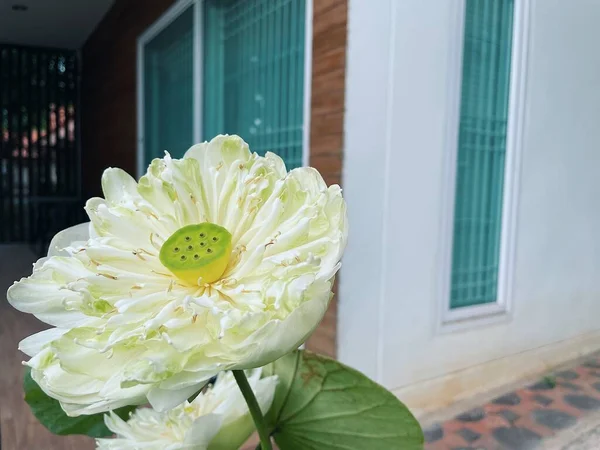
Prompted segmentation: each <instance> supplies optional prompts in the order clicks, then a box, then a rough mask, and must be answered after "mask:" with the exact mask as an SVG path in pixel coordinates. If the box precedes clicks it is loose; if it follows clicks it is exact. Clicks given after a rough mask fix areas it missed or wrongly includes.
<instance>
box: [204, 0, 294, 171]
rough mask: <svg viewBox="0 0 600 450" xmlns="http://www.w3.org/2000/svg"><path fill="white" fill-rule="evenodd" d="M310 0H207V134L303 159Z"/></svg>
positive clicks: (289, 164) (291, 162)
mask: <svg viewBox="0 0 600 450" xmlns="http://www.w3.org/2000/svg"><path fill="white" fill-rule="evenodd" d="M305 10H306V3H305V0H230V1H220V0H207V1H205V2H204V14H203V16H204V49H203V50H204V60H203V75H204V76H203V84H204V86H203V93H204V95H203V119H202V121H203V123H202V130H203V135H204V136H203V137H204V139H210V138H211V137H212V136H214V135H216V134H219V133H228V134H239V135H240V136H241V137H242V138H243V139H244V140H245V141H246V142H248V144H249V145H250V148H251V150H253V151H255V152H257V153H259V154H261V155H264V154H265V153H266V152H267V151H271V152H274V153H277V154H279V155H280V156H281V157H282V158H283V159H284V161H285V162H286V165H287V167H288V168H290V169H291V168H294V167H299V166H301V165H302V130H303V99H304V33H305V30H304V29H305V26H304V25H305Z"/></svg>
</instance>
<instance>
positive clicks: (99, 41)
mask: <svg viewBox="0 0 600 450" xmlns="http://www.w3.org/2000/svg"><path fill="white" fill-rule="evenodd" d="M173 3H174V0H146V1H140V0H116V2H115V4H114V5H113V7H112V8H111V10H110V11H109V12H108V13H107V15H106V16H105V17H104V18H103V19H102V21H101V22H100V24H99V25H98V27H97V28H96V30H95V31H94V32H93V33H92V34H91V36H90V37H89V39H88V40H87V42H86V43H85V45H84V46H83V49H82V77H81V102H82V104H81V139H82V171H83V190H84V194H85V196H86V197H90V196H97V195H100V193H101V190H100V177H101V175H102V172H103V171H104V169H106V168H107V167H111V166H113V167H120V168H122V169H124V170H126V171H128V172H129V173H131V174H132V175H135V170H136V148H137V114H136V111H137V101H136V95H137V94H136V92H137V91H136V89H137V74H136V72H137V69H136V64H137V38H138V36H139V35H140V34H142V33H143V32H144V31H145V30H146V29H147V28H148V27H149V26H150V25H152V23H154V22H155V21H156V20H157V19H158V18H159V17H160V16H161V14H162V13H163V12H165V10H166V9H167V8H169V6H171V4H173Z"/></svg>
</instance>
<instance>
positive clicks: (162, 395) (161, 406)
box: [148, 383, 205, 411]
mask: <svg viewBox="0 0 600 450" xmlns="http://www.w3.org/2000/svg"><path fill="white" fill-rule="evenodd" d="M204 384H205V383H199V384H196V385H193V386H188V387H185V388H181V389H177V390H171V389H161V388H160V387H157V386H155V387H153V388H152V389H150V391H149V392H148V401H149V402H150V404H151V405H152V407H153V408H154V409H156V410H157V411H168V410H169V409H172V408H174V407H175V406H178V405H181V404H182V403H183V402H184V401H186V400H187V399H188V398H190V397H191V396H192V395H193V394H195V393H196V392H198V391H199V390H200V389H202V386H204Z"/></svg>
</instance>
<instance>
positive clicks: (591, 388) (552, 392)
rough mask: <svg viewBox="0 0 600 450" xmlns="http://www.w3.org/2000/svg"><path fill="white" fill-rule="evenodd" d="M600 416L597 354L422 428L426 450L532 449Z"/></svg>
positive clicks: (598, 361) (598, 355)
mask: <svg viewBox="0 0 600 450" xmlns="http://www.w3.org/2000/svg"><path fill="white" fill-rule="evenodd" d="M595 411H600V354H595V355H593V356H591V357H589V358H588V359H587V360H585V361H584V362H583V363H581V364H580V365H578V366H576V367H573V368H570V369H568V370H561V371H558V372H555V373H553V374H551V375H549V376H546V377H544V378H542V379H540V380H539V381H538V382H536V383H533V384H530V385H528V386H524V387H522V388H520V389H517V390H515V391H513V392H508V393H506V394H503V395H501V396H500V397H497V398H495V399H493V400H492V401H490V402H489V403H487V404H485V405H482V406H480V407H477V408H474V409H471V410H469V411H465V412H463V413H462V414H459V415H457V416H456V417H454V418H453V419H450V420H447V421H445V422H439V423H434V424H432V425H430V426H428V427H427V428H425V429H424V432H425V442H426V444H425V450H508V449H509V450H530V449H535V448H544V442H545V441H546V440H547V439H549V438H552V437H554V436H556V435H557V433H560V432H561V431H564V430H567V429H569V428H570V427H573V426H574V425H576V424H577V423H578V422H579V421H581V420H582V419H584V418H586V417H588V416H589V415H590V414H592V413H593V412H595Z"/></svg>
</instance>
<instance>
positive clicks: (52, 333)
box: [19, 328, 69, 356]
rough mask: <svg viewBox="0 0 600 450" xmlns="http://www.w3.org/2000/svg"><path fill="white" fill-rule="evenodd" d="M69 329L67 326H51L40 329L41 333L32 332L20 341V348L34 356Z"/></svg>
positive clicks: (28, 354)
mask: <svg viewBox="0 0 600 450" xmlns="http://www.w3.org/2000/svg"><path fill="white" fill-rule="evenodd" d="M67 331H69V330H68V329H65V328H50V329H48V330H44V331H40V332H39V333H36V334H32V335H31V336H29V337H26V338H25V339H23V340H22V341H21V342H19V350H21V351H22V352H23V353H25V354H26V355H27V356H34V355H36V354H37V353H39V352H41V351H42V349H43V348H44V347H45V346H46V345H47V344H49V343H50V342H52V341H54V340H55V339H58V338H60V337H61V336H62V335H63V334H65V333H66V332H67Z"/></svg>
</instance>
